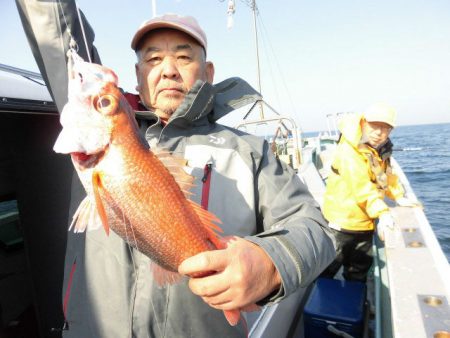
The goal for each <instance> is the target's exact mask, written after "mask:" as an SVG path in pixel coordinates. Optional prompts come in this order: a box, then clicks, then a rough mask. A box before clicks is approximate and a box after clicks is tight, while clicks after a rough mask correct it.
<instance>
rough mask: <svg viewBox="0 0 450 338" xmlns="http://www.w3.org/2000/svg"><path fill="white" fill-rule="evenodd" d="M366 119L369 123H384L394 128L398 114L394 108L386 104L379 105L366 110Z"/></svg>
mask: <svg viewBox="0 0 450 338" xmlns="http://www.w3.org/2000/svg"><path fill="white" fill-rule="evenodd" d="M364 118H365V119H366V121H368V122H384V123H387V124H389V125H390V126H391V127H392V128H394V127H395V122H396V119H397V112H396V110H395V109H394V108H392V107H391V106H389V105H387V104H385V103H377V104H374V105H372V106H370V107H369V108H367V109H366V111H365V112H364Z"/></svg>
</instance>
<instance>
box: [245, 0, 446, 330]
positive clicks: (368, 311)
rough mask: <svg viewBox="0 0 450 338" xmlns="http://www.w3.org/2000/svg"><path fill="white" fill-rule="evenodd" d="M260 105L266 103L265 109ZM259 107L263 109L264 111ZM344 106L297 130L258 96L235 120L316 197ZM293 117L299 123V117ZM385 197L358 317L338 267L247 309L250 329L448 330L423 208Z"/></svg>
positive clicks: (440, 267)
mask: <svg viewBox="0 0 450 338" xmlns="http://www.w3.org/2000/svg"><path fill="white" fill-rule="evenodd" d="M250 8H251V10H252V13H253V19H254V33H255V34H254V39H255V48H256V58H257V62H256V64H257V84H258V89H259V92H260V93H261V79H260V67H259V59H258V58H259V51H258V31H257V25H256V16H257V14H258V10H257V5H256V1H254V0H253V1H251V6H250ZM261 94H263V93H261ZM264 106H266V107H267V108H269V109H265V110H263V107H264ZM258 107H259V114H258V115H257V117H256V118H254V119H253V120H252V119H251V117H252V112H253V111H255V110H258V109H257V108H258ZM264 112H266V113H267V112H269V113H270V115H267V114H265V113H264ZM347 114H352V112H343V113H335V114H328V115H327V120H326V121H324V127H323V132H320V133H318V134H317V135H315V136H312V137H303V136H302V133H301V128H300V127H299V126H298V123H297V122H296V121H295V120H294V119H293V118H292V117H290V116H282V115H280V114H279V113H278V112H277V111H276V110H275V109H273V108H272V107H271V106H270V105H269V104H267V103H265V102H264V101H263V100H261V101H260V102H255V103H254V104H253V105H252V106H251V107H250V109H249V111H248V112H247V113H246V114H245V115H244V119H243V121H242V122H241V123H240V124H238V125H237V126H236V127H237V128H241V129H242V128H243V129H245V130H250V129H251V128H250V126H253V127H255V129H254V130H255V133H256V134H259V135H262V136H263V137H266V139H268V141H269V142H272V144H273V147H272V150H273V151H274V153H275V154H276V156H277V157H278V158H279V159H280V160H281V161H284V162H286V163H287V164H288V165H290V166H291V167H292V168H293V169H294V170H296V171H297V175H298V176H299V177H300V179H301V180H302V181H303V182H304V183H305V184H306V185H307V186H308V188H309V190H310V192H311V193H312V194H313V196H314V198H315V199H316V200H317V202H318V203H319V204H320V205H322V202H323V195H324V192H325V186H326V179H327V177H328V173H329V171H330V167H331V163H332V159H333V152H334V150H335V149H336V145H337V142H338V137H339V135H338V134H339V133H338V129H337V126H338V122H339V120H340V119H341V118H342V117H343V116H345V115H347ZM253 115H255V114H253ZM249 117H250V118H249ZM299 122H300V125H301V121H299ZM325 122H326V126H325ZM269 125H272V127H269ZM257 126H264V130H265V132H264V133H263V134H261V132H259V133H258V132H256V129H257ZM267 130H271V131H272V132H271V133H270V132H267ZM392 165H393V170H394V171H395V172H396V173H397V174H398V176H399V178H400V181H401V184H402V185H403V187H404V189H405V192H406V195H407V196H409V197H410V198H412V199H416V196H415V193H414V191H413V189H412V187H411V185H410V183H409V181H408V178H407V177H406V175H405V174H404V172H403V170H402V168H401V166H400V165H399V163H398V162H397V161H396V160H395V156H394V157H393V158H392ZM386 202H387V203H388V205H389V206H390V208H391V212H392V214H393V216H394V219H395V223H396V229H395V231H392V232H389V233H387V234H386V238H385V242H381V241H380V240H378V238H377V236H374V243H373V252H374V263H373V269H372V270H371V273H370V275H369V277H368V281H367V283H366V285H364V287H363V288H360V289H358V291H359V293H360V294H361V293H364V295H363V296H360V299H361V300H362V302H360V303H362V307H361V311H360V312H361V313H360V315H361V318H360V319H358V321H357V320H354V321H352V320H349V318H350V319H354V318H351V315H350V313H352V314H355V312H354V311H352V310H355V309H350V310H349V308H348V305H347V303H349V302H350V299H349V297H350V298H351V297H355V296H354V294H352V292H353V291H352V289H351V287H353V285H352V286H349V285H348V284H349V283H347V284H346V282H345V281H342V279H343V278H342V277H341V276H339V275H338V276H337V277H336V278H337V279H338V280H339V279H340V280H341V281H336V283H335V284H329V283H328V281H323V280H318V281H316V283H314V284H313V285H311V286H309V287H308V288H305V289H300V290H298V291H297V292H296V293H295V294H293V295H291V296H290V297H288V298H287V299H285V300H283V301H282V302H280V303H279V304H277V305H274V306H271V307H267V308H264V309H263V311H262V312H261V313H258V314H255V315H253V317H251V318H252V319H253V322H252V323H253V326H252V330H251V332H250V336H251V337H267V338H269V337H306V338H315V337H345V338H351V337H360V338H362V337H364V338H368V337H377V338H379V337H381V338H384V337H386V338H392V337H417V338H419V337H424V338H425V337H433V338H442V337H450V265H449V263H448V260H447V258H446V256H445V254H444V252H443V250H442V248H441V246H440V244H439V242H438V241H437V239H436V236H435V233H434V231H433V229H432V227H431V225H430V223H429V221H428V219H427V217H426V215H425V213H424V211H423V209H422V208H418V207H417V208H406V207H398V206H395V203H393V201H389V200H386ZM324 282H325V283H324ZM319 283H323V284H320V285H322V286H321V287H322V291H319V290H320V289H319ZM324 287H325V288H326V287H329V288H330V287H331V288H335V289H333V291H332V292H335V293H341V295H337V296H336V295H335V294H333V293H332V292H331V291H327V290H325V292H323V288H324ZM349 290H350V291H349ZM319 292H322V294H320V293H319ZM321 297H322V299H321ZM325 297H327V299H324V298H325ZM356 303H357V302H356ZM356 303H355V306H356ZM311 304H313V305H311ZM307 307H308V308H307ZM346 311H347V312H346ZM356 324H357V325H359V326H360V328H359V329H358V330H357V332H356V331H354V330H353V329H354V326H356ZM355 332H356V334H353V333H355Z"/></svg>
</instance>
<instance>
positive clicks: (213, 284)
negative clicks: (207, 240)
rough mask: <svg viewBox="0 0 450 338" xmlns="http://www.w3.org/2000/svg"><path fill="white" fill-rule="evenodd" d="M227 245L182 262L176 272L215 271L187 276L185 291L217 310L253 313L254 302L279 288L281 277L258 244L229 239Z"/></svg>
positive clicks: (189, 273)
mask: <svg viewBox="0 0 450 338" xmlns="http://www.w3.org/2000/svg"><path fill="white" fill-rule="evenodd" d="M227 245H228V246H227V248H226V249H223V250H214V251H207V252H202V253H199V254H198V255H195V256H193V257H190V258H188V259H186V260H185V261H183V262H182V263H181V264H180V266H179V267H178V272H179V273H180V274H183V275H188V276H190V275H193V274H198V273H202V272H204V273H206V272H210V271H216V273H214V274H212V275H209V276H206V277H199V278H197V277H191V279H190V280H189V288H190V289H191V290H192V292H193V293H195V294H196V295H198V296H200V297H202V299H203V300H204V301H205V302H206V303H207V304H209V305H210V306H212V307H213V308H216V309H219V310H235V309H241V310H243V311H251V310H256V309H257V307H256V306H255V305H254V304H255V303H256V302H257V301H259V300H261V299H263V298H265V297H266V296H268V295H269V294H271V293H272V292H273V291H275V290H278V289H279V288H280V286H281V277H280V275H279V273H278V271H277V269H276V268H275V266H274V265H273V263H272V260H271V259H270V257H269V256H268V255H267V254H266V253H265V251H264V250H263V249H261V248H260V247H259V246H258V245H256V244H253V243H252V242H249V241H247V240H245V239H242V238H239V237H232V238H231V239H230V240H229V242H228V243H227Z"/></svg>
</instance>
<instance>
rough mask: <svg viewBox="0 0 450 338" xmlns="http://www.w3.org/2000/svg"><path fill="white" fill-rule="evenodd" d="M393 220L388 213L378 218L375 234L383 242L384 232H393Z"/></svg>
mask: <svg viewBox="0 0 450 338" xmlns="http://www.w3.org/2000/svg"><path fill="white" fill-rule="evenodd" d="M394 226H395V223H394V218H393V217H392V215H391V213H390V212H385V213H383V214H381V215H380V217H379V218H378V224H377V233H378V237H379V238H380V239H381V240H382V241H383V242H384V239H385V235H386V231H392V230H394Z"/></svg>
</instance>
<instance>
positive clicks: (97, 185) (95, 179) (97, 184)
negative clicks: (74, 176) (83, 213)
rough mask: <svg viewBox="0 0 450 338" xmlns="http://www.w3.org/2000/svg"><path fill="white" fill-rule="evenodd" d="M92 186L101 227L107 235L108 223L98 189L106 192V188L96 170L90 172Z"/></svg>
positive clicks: (99, 173) (100, 174)
mask: <svg viewBox="0 0 450 338" xmlns="http://www.w3.org/2000/svg"><path fill="white" fill-rule="evenodd" d="M92 187H93V191H94V198H95V206H96V207H97V212H98V215H99V216H100V220H101V222H102V224H103V228H104V229H105V232H106V234H107V235H109V224H108V217H107V216H106V211H105V207H104V205H103V201H102V197H101V196H100V190H101V191H102V192H104V193H106V190H105V189H104V187H103V183H102V173H101V172H98V171H94V172H93V173H92Z"/></svg>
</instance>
